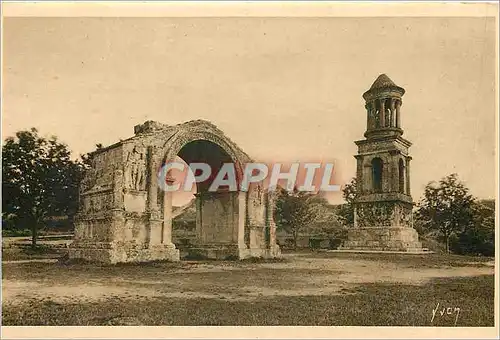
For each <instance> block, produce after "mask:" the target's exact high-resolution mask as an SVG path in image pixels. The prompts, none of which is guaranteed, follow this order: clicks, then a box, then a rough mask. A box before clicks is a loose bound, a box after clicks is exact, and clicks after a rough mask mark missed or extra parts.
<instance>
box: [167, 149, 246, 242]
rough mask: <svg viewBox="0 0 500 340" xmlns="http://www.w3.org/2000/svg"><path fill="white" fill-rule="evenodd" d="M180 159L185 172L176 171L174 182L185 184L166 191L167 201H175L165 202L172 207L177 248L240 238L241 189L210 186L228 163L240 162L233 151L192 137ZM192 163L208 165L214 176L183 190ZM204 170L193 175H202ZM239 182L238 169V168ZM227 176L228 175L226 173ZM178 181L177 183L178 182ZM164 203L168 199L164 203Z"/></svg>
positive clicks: (178, 157)
mask: <svg viewBox="0 0 500 340" xmlns="http://www.w3.org/2000/svg"><path fill="white" fill-rule="evenodd" d="M176 160H177V161H180V162H182V163H185V165H186V166H185V170H184V171H172V172H171V174H172V175H173V177H174V181H175V182H178V183H179V184H180V185H181V188H180V190H179V191H175V192H171V193H167V194H163V195H162V196H163V197H164V198H163V200H165V199H167V197H168V195H169V194H170V195H171V196H172V198H171V201H172V204H171V206H170V207H169V205H168V204H162V206H163V209H169V208H170V209H171V216H172V241H173V243H174V244H176V246H177V247H179V248H181V249H182V248H183V246H195V245H196V244H204V245H207V244H214V245H224V244H232V243H234V242H236V241H237V237H238V221H239V208H238V203H239V202H238V191H232V190H230V188H229V187H228V186H220V187H218V188H217V190H216V191H213V190H210V187H211V185H212V183H213V182H214V180H215V179H216V176H217V174H218V173H219V171H220V170H221V168H222V166H223V165H224V164H228V163H229V164H233V165H234V166H235V167H236V165H237V162H236V160H234V159H233V158H232V157H231V156H230V155H229V153H228V152H227V151H226V150H225V149H224V148H223V147H221V146H220V145H218V144H216V143H214V142H212V141H209V140H203V139H197V140H192V141H190V142H188V143H186V144H185V145H183V146H182V147H181V148H180V150H179V151H178V152H177V155H176ZM192 163H203V164H207V165H208V167H209V169H210V175H209V176H208V178H207V179H206V180H204V181H201V182H197V183H195V184H194V185H193V187H192V189H191V191H185V190H183V187H184V181H185V179H186V176H187V175H188V173H189V172H191V174H193V173H192V170H191V169H190V168H189V165H190V164H192ZM200 174H201V170H197V171H196V172H195V173H194V174H193V175H195V176H199V175H200ZM236 175H237V176H236V177H237V182H238V172H237V171H236ZM225 179H227V176H225ZM175 182H174V183H175ZM163 203H164V202H163Z"/></svg>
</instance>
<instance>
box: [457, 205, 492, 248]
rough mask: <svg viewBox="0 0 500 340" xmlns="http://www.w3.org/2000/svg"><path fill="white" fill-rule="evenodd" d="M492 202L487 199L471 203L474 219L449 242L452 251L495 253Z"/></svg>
mask: <svg viewBox="0 0 500 340" xmlns="http://www.w3.org/2000/svg"><path fill="white" fill-rule="evenodd" d="M491 203H493V206H491ZM494 204H495V203H494V201H493V202H492V201H487V200H483V201H477V202H475V203H474V204H473V206H472V209H473V215H474V221H473V223H472V225H470V226H468V227H466V228H465V229H464V230H463V231H462V232H461V233H460V234H459V235H458V236H457V237H456V238H455V239H454V240H453V241H452V242H451V245H450V247H451V249H452V250H453V252H455V253H458V254H471V255H485V256H494V255H495V206H494Z"/></svg>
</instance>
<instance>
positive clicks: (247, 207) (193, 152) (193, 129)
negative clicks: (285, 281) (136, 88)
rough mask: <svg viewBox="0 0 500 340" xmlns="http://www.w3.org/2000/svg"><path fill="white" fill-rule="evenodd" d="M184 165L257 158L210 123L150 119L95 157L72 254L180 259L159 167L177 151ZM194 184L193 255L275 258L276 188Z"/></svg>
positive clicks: (116, 259)
mask: <svg viewBox="0 0 500 340" xmlns="http://www.w3.org/2000/svg"><path fill="white" fill-rule="evenodd" d="M177 156H178V157H180V158H182V159H183V160H184V161H185V162H186V163H188V164H189V163H192V162H203V163H208V164H209V165H210V166H211V167H212V169H213V170H214V169H215V170H214V171H217V170H218V169H220V167H221V166H222V164H223V163H228V162H230V163H233V164H235V165H236V167H237V168H236V172H237V176H241V174H242V173H243V172H242V169H243V167H244V165H245V164H246V163H248V162H252V160H251V159H250V157H249V156H248V155H246V154H245V153H244V152H243V151H242V150H241V149H240V148H238V146H237V145H236V144H235V143H234V142H232V141H231V140H230V139H229V138H228V137H226V136H225V135H224V133H223V132H222V131H220V130H219V129H218V128H217V127H215V126H214V125H213V124H211V123H209V122H207V121H203V120H195V121H189V122H186V123H183V124H179V125H175V126H168V125H163V124H160V123H157V122H152V121H148V122H145V123H144V124H142V125H138V126H136V127H135V135H134V136H133V137H131V138H129V139H126V140H123V141H120V142H118V143H116V144H113V145H111V146H109V147H106V148H102V149H99V150H97V151H95V152H94V153H93V155H92V167H91V169H90V170H89V171H88V173H87V174H86V176H85V178H84V180H83V182H82V184H81V189H80V202H79V204H80V206H79V212H78V214H77V216H76V218H75V238H74V241H73V243H72V244H71V246H70V251H69V256H70V258H72V259H85V260H89V261H98V262H104V263H118V262H141V261H153V260H170V261H178V260H179V250H178V249H177V248H176V246H175V245H174V244H173V243H172V216H173V214H172V192H168V191H163V190H161V188H159V185H158V171H159V169H160V168H161V167H162V165H163V164H165V162H168V161H174V160H175V158H176V157H177ZM209 186H210V183H209V182H206V183H205V182H202V183H198V184H197V193H196V209H197V216H196V244H195V245H194V246H192V247H191V248H190V249H189V251H190V254H191V255H192V256H199V257H205V258H215V259H226V258H235V259H244V258H249V257H263V258H273V257H279V256H280V249H279V247H278V245H277V244H276V225H275V223H274V220H273V207H274V198H273V195H272V193H268V192H267V191H265V190H263V188H262V187H261V186H260V184H259V185H258V184H255V185H253V186H251V187H250V188H249V190H248V191H247V192H243V191H228V190H219V191H217V192H210V191H208V190H207V189H208V187H209Z"/></svg>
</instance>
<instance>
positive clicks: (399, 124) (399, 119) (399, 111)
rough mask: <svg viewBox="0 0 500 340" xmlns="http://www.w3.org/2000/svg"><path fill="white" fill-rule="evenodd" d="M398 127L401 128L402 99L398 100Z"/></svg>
mask: <svg viewBox="0 0 500 340" xmlns="http://www.w3.org/2000/svg"><path fill="white" fill-rule="evenodd" d="M396 127H398V128H401V100H397V101H396Z"/></svg>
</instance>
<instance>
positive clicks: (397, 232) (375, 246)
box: [341, 227, 422, 252]
mask: <svg viewBox="0 0 500 340" xmlns="http://www.w3.org/2000/svg"><path fill="white" fill-rule="evenodd" d="M347 237H348V240H347V241H346V242H345V243H344V245H343V246H342V247H341V249H344V250H374V251H405V252H420V251H422V244H421V243H420V242H419V241H418V233H417V231H416V230H415V229H413V228H408V227H375V228H352V229H350V230H349V231H348V236H347Z"/></svg>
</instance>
